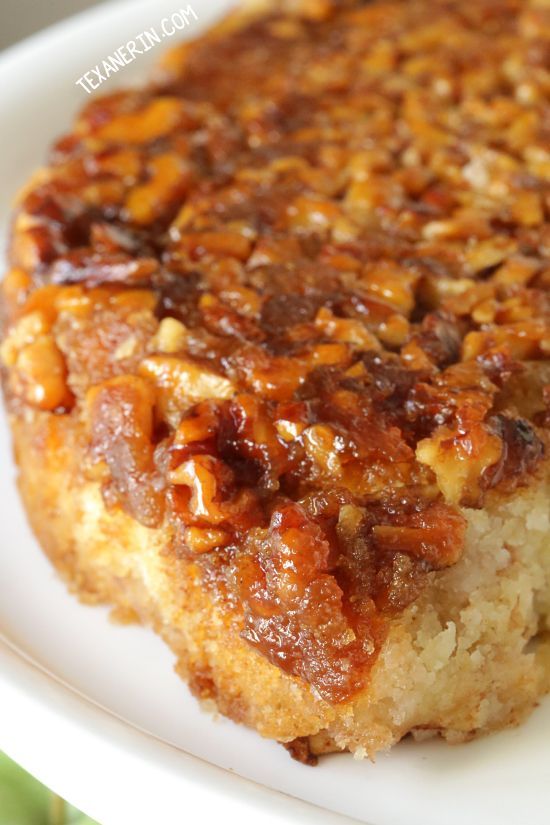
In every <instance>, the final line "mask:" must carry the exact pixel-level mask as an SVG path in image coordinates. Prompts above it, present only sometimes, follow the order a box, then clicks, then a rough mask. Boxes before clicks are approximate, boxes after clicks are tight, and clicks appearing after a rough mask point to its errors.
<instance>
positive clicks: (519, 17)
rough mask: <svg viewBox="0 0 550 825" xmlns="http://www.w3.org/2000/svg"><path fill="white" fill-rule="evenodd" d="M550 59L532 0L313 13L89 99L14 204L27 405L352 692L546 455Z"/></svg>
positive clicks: (14, 357) (327, 684) (17, 358)
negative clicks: (63, 430) (522, 391)
mask: <svg viewBox="0 0 550 825" xmlns="http://www.w3.org/2000/svg"><path fill="white" fill-rule="evenodd" d="M298 5H299V4H298ZM549 61H550V11H549V10H548V8H547V7H546V5H545V4H541V3H537V2H535V1H534V0H533V2H531V3H529V2H527V0H525V1H524V2H520V0H476V2H475V3H468V2H463V3H460V2H451V0H407V2H405V0H403V2H393V1H390V0H381V1H380V2H370V3H369V2H366V3H365V2H345V1H342V2H329V0H312V1H310V2H303V3H302V7H301V10H300V9H299V10H297V11H295V12H294V13H288V14H285V13H284V11H280V12H275V13H272V14H268V15H265V16H263V17H261V18H259V19H257V20H253V21H252V22H250V23H248V24H247V25H245V26H244V28H238V27H235V26H231V25H229V26H226V27H223V26H222V27H221V28H219V29H218V30H216V31H215V32H213V33H212V34H210V35H208V34H207V35H206V36H204V37H203V38H202V39H199V40H198V41H196V42H194V43H192V44H190V45H189V44H187V45H184V46H182V47H180V48H179V49H177V50H175V51H174V52H172V53H170V54H169V55H168V56H167V58H166V59H165V60H164V63H163V67H162V69H161V71H160V73H159V74H158V75H157V79H156V81H155V83H153V84H152V85H151V86H149V87H148V88H146V89H144V90H141V91H128V92H117V93H115V94H111V95H110V96H107V97H100V98H97V99H95V100H93V101H92V102H91V103H90V104H89V105H88V106H86V107H85V109H84V110H83V112H82V113H81V115H80V116H79V118H78V120H77V121H76V124H75V127H74V130H73V131H72V132H71V133H70V134H69V135H67V136H65V137H63V138H62V139H61V140H59V141H58V142H57V144H56V145H55V146H54V147H53V149H52V151H51V156H50V165H49V167H48V169H47V170H46V171H44V172H42V173H41V174H40V175H39V176H38V177H37V178H36V179H35V180H34V181H32V182H31V185H30V187H29V188H28V189H27V190H26V192H25V194H23V195H22V197H21V200H20V203H19V205H18V208H17V211H16V213H15V217H14V231H13V240H12V245H11V262H12V267H13V268H12V270H11V271H10V272H9V273H8V275H7V277H6V279H5V282H4V306H5V308H6V312H7V317H8V324H7V332H6V336H5V340H4V344H3V347H2V358H3V361H4V364H5V365H6V367H7V378H6V388H7V393H8V397H9V398H10V399H11V403H12V405H15V407H14V408H16V407H17V405H30V406H31V407H37V408H39V409H42V410H45V411H48V412H49V413H51V414H55V415H68V416H73V417H74V418H75V419H78V420H82V422H83V424H84V426H85V428H86V433H87V434H88V435H87V443H88V447H87V449H88V454H89V466H87V467H85V468H83V473H84V474H87V475H88V476H90V477H91V478H95V479H98V480H99V481H100V483H101V484H102V489H103V495H104V498H105V501H106V503H107V505H108V506H109V507H122V508H124V509H125V510H126V511H127V512H128V513H130V514H131V515H132V516H133V517H134V518H135V519H137V520H139V521H140V522H142V523H143V524H144V525H147V526H149V527H158V526H160V525H162V524H165V523H167V522H168V523H170V524H171V525H172V528H173V535H174V540H173V546H172V548H171V552H172V553H173V554H174V555H175V556H179V557H184V558H188V559H193V560H194V561H195V562H196V564H197V565H198V567H199V568H200V570H201V571H202V575H203V580H204V583H205V586H207V587H209V588H212V590H213V591H214V592H215V593H217V594H218V597H219V599H220V602H223V603H224V604H225V606H226V609H227V610H228V611H233V612H234V613H235V614H236V615H239V616H240V617H241V619H240V621H241V632H242V635H243V637H244V638H245V639H246V640H247V642H248V643H249V644H250V645H252V646H253V647H254V648H256V649H257V650H258V651H259V652H260V653H261V654H263V655H264V656H266V657H267V658H268V659H269V660H270V661H271V662H273V663H274V664H275V665H277V666H278V667H280V668H282V669H283V670H284V671H286V672H288V673H291V674H293V675H295V676H297V677H300V678H302V679H304V680H306V681H307V682H308V683H310V684H311V685H312V687H313V688H314V689H315V690H316V691H317V692H318V693H319V694H320V695H321V696H322V697H324V698H325V699H327V700H328V701H330V702H341V701H345V700H347V699H349V698H350V697H351V696H352V695H353V694H354V693H355V692H356V691H358V690H359V689H360V688H361V687H362V686H364V684H365V682H366V680H367V678H368V672H369V668H370V667H371V666H372V664H373V663H374V661H375V660H376V656H377V654H378V652H379V650H380V647H381V645H382V643H383V640H384V638H385V635H386V633H387V627H388V623H389V621H390V620H391V618H392V617H395V616H397V615H398V614H399V613H400V612H401V611H403V610H404V609H405V608H406V607H407V606H408V605H410V604H411V603H412V602H413V601H414V599H415V598H417V596H418V594H419V593H420V592H421V590H422V587H423V586H424V584H425V582H426V581H427V579H428V578H429V577H430V575H432V573H433V571H437V570H441V569H443V568H445V567H447V566H449V565H452V564H454V563H456V562H457V560H458V559H459V558H460V556H461V553H462V551H463V546H464V534H465V520H464V517H463V515H462V514H461V512H460V507H461V506H468V507H481V506H483V501H484V497H485V496H486V495H487V492H488V491H489V490H491V489H493V488H498V489H499V490H501V491H502V494H508V493H509V492H510V491H511V490H513V489H514V487H515V486H517V485H518V484H524V483H526V482H527V481H528V480H529V478H530V477H531V476H532V474H533V473H534V472H535V471H536V468H537V467H538V465H539V464H540V461H541V459H542V457H543V455H544V439H545V436H544V428H545V426H546V427H547V426H548V422H549V418H550V416H549V412H548V402H549V400H550V388H549V387H548V386H545V381H546V384H547V383H548V381H549V380H550V378H548V375H549V373H548V369H547V367H546V366H545V363H544V362H546V363H547V361H548V357H549V354H550V339H549V323H548V319H549V299H548V291H549V286H550V268H549V261H548V254H549V249H550V226H549V224H548V220H547V219H548V212H549V208H550V185H549V180H550V154H549V143H550V111H549V108H548V90H549V88H550V75H549V71H548V66H549ZM544 370H546V372H545V371H544ZM518 375H524V376H525V375H528V376H531V378H529V380H530V382H531V383H530V386H531V387H532V389H533V393H534V397H535V400H534V402H533V403H532V404H530V406H529V409H528V411H527V412H522V405H521V399H518V398H514V394H513V393H512V392H510V388H511V387H513V384H514V381H515V380H517V376H518ZM545 375H546V379H544V376H545ZM541 376H542V377H541ZM505 397H506V398H508V402H507V403H506V404H504V405H503V403H502V399H503V398H505ZM510 399H511V400H510ZM19 408H20V407H19Z"/></svg>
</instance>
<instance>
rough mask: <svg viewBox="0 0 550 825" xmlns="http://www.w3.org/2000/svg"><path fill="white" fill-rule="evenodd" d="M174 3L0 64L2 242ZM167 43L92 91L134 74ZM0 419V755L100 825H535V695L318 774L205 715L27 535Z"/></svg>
mask: <svg viewBox="0 0 550 825" xmlns="http://www.w3.org/2000/svg"><path fill="white" fill-rule="evenodd" d="M186 5H187V4H181V3H180V4H179V5H178V2H177V0H171V2H166V0H160V1H159V0H155V2H153V1H151V2H135V0H134V2H118V3H110V4H107V5H103V6H100V7H98V8H97V9H94V10H93V11H92V12H88V13H86V14H84V15H81V16H79V17H77V18H74V19H72V20H69V21H66V22H64V23H62V24H60V25H58V26H56V27H54V28H52V29H49V30H47V31H45V32H42V33H41V34H39V35H37V36H35V37H33V38H31V39H29V40H27V41H25V42H24V43H23V44H21V45H20V46H17V47H15V48H13V49H11V50H9V51H7V52H5V53H4V54H3V55H2V56H0V90H1V93H0V123H1V124H2V129H1V132H0V134H1V152H0V181H1V190H0V218H1V220H2V224H3V237H5V227H6V221H7V215H8V213H9V208H10V200H11V198H12V196H13V194H14V193H15V191H16V190H17V188H18V187H19V186H20V185H21V184H22V183H23V182H24V181H25V179H26V178H27V176H28V175H29V173H30V172H31V171H32V170H33V169H35V168H36V167H37V166H39V165H40V164H41V163H42V162H43V160H44V158H45V156H46V149H47V147H48V144H49V143H50V142H51V140H52V139H53V138H54V137H55V136H56V135H58V134H59V133H61V132H62V131H63V130H64V129H66V128H67V127H68V126H69V124H70V122H71V116H72V115H73V114H74V113H75V112H76V110H77V109H78V108H79V107H80V106H81V105H82V104H84V103H85V102H86V100H87V99H89V98H88V96H87V95H86V93H85V92H84V91H83V89H81V88H80V87H79V86H77V85H75V81H76V80H77V79H78V78H79V77H80V76H81V75H83V73H84V72H86V71H87V70H89V69H90V68H91V67H92V66H95V65H96V64H97V63H98V62H99V61H100V60H101V59H102V58H104V57H106V56H107V55H109V54H111V53H112V52H113V51H114V50H115V49H116V48H117V47H118V46H119V45H121V44H123V43H125V42H127V41H128V40H130V39H132V37H134V36H135V35H136V34H137V33H139V32H142V31H144V30H145V29H147V28H149V27H150V26H156V25H158V24H159V22H160V20H161V19H162V18H163V16H165V15H167V14H172V13H173V12H174V11H177V10H178V9H179V8H181V7H182V6H183V7H184V6H186ZM229 5H230V3H229V2H226V0H196V2H195V3H194V4H193V6H194V8H195V10H196V12H197V15H198V17H199V20H198V22H192V24H191V25H190V26H189V27H188V28H187V29H186V31H185V33H186V34H188V35H190V36H192V35H193V33H198V32H199V30H200V28H201V27H203V26H206V25H208V23H209V22H210V21H211V20H213V19H214V18H215V17H216V16H217V15H218V14H219V13H220V12H222V11H223V10H224V9H225V8H227V7H228V6H229ZM170 42H174V41H173V40H172V41H165V42H163V43H162V44H161V45H159V46H157V47H156V48H155V49H153V50H151V51H150V52H149V53H148V54H146V55H143V56H142V57H140V58H139V59H138V60H136V61H135V62H134V63H132V64H131V65H129V66H127V67H126V68H125V69H124V71H121V72H120V73H119V74H117V75H116V76H115V77H111V78H110V79H109V80H108V81H107V82H106V83H105V84H104V85H103V86H102V89H101V91H102V92H103V91H109V90H110V89H113V88H115V86H117V85H121V84H122V85H124V84H128V83H133V82H135V81H136V79H137V78H139V79H141V80H145V78H146V76H147V73H148V71H149V69H150V66H151V64H152V63H153V62H154V60H156V59H158V57H159V55H160V52H161V50H162V49H163V48H164V47H165V45H166V46H168V45H169V44H170ZM228 71H229V72H230V71H231V67H230V66H228ZM235 82H238V78H236V79H235ZM0 424H1V426H0V633H1V638H0V749H3V750H5V751H6V752H7V753H8V754H10V755H11V756H12V757H13V758H15V759H17V760H18V761H19V762H20V763H21V764H23V765H24V766H25V767H26V768H27V769H29V770H30V771H31V772H33V773H34V774H35V775H36V776H38V778H40V779H41V780H42V781H44V782H45V783H46V784H48V785H50V786H51V787H53V788H54V789H55V790H56V791H57V792H58V793H60V794H62V795H64V796H66V797H67V798H68V799H69V800H70V801H71V802H72V803H74V804H75V805H77V806H79V807H82V808H83V809H84V810H85V811H86V812H87V813H89V814H90V815H91V816H93V817H95V818H96V819H98V820H99V821H100V822H101V823H102V825H156V823H176V822H180V821H181V822H184V821H188V817H189V814H190V813H191V812H192V813H193V815H194V817H195V816H197V815H198V814H200V815H201V819H202V821H203V822H206V823H210V822H214V821H217V820H218V819H220V820H222V819H223V820H225V821H230V822H232V821H236V820H237V819H238V820H239V822H241V823H244V825H246V823H249V822H250V823H252V822H254V823H257V822H260V823H271V822H273V823H283V822H285V823H309V822H311V823H314V822H315V823H321V824H322V823H327V825H337V824H338V823H341V824H343V823H345V822H349V821H350V819H348V817H351V818H354V819H357V820H359V821H361V822H367V823H370V825H464V823H468V822H471V823H475V825H478V824H479V825H481V824H482V825H518V823H521V822H528V823H529V824H530V825H538V824H539V823H543V822H544V823H547V822H548V813H547V812H548V809H549V805H550V758H549V757H550V744H549V742H548V731H549V730H550V702H548V701H547V702H543V704H542V706H541V707H540V708H539V709H538V710H537V711H536V712H535V713H534V714H533V715H532V717H531V718H530V719H529V720H528V722H527V723H526V724H525V725H523V726H522V727H520V728H518V729H516V730H511V731H506V732H504V733H501V734H498V735H495V736H492V737H490V738H487V739H484V740H481V741H478V742H473V743H471V744H468V745H462V746H456V747H449V746H447V745H445V744H443V743H441V742H438V741H431V742H426V743H423V744H415V743H413V742H409V741H405V742H403V743H402V744H400V745H399V746H398V747H397V748H395V749H394V750H393V751H392V752H391V754H389V755H388V756H382V757H380V758H379V759H378V761H377V762H376V764H370V763H368V762H357V761H354V760H353V759H352V758H351V757H350V756H348V755H337V756H330V757H326V758H324V759H322V760H321V762H320V764H319V766H318V767H317V768H315V769H311V768H307V767H304V766H302V765H300V764H298V763H296V762H293V761H292V760H291V759H290V758H289V757H288V755H287V753H286V752H285V751H284V750H283V748H282V747H280V746H278V745H276V744H274V743H272V742H269V741H265V740H262V739H260V738H259V737H258V736H257V735H256V734H254V733H252V732H251V731H248V730H245V729H242V728H240V727H238V726H236V725H234V724H232V723H231V722H229V721H227V720H219V719H218V720H215V719H213V718H212V717H211V716H209V715H208V714H206V713H204V712H202V711H201V710H200V709H199V707H198V705H197V703H196V702H195V700H194V699H193V698H192V697H191V696H190V695H189V694H188V691H187V689H186V687H185V686H184V685H183V684H182V682H180V680H179V679H178V678H177V677H176V676H175V675H174V673H173V670H172V665H173V657H172V655H171V654H170V652H169V651H168V649H167V648H165V647H164V645H163V644H162V643H161V641H160V640H158V639H157V638H156V637H155V636H154V635H153V634H152V633H151V632H149V631H147V630H144V629H141V628H137V627H119V626H116V625H114V624H112V623H110V622H109V620H108V612H107V611H106V610H104V609H100V608H88V607H84V606H82V605H80V604H78V603H77V601H76V600H75V599H74V598H73V597H71V596H69V595H68V594H67V593H66V591H65V588H64V586H63V585H62V584H61V583H60V581H58V579H57V577H56V575H55V574H54V572H53V570H52V568H51V567H50V565H49V564H48V562H47V561H46V559H45V558H44V557H43V556H42V554H41V551H40V549H39V547H38V546H37V544H36V542H35V540H34V539H33V537H32V535H31V532H30V530H29V528H28V526H27V524H26V521H25V517H24V514H23V512H22V509H21V506H20V504H19V501H18V497H17V492H16V488H15V483H14V479H15V468H14V465H13V462H12V459H11V449H10V445H9V437H8V433H7V429H6V426H5V423H4V420H3V417H2V419H1V422H0ZM194 817H193V818H194Z"/></svg>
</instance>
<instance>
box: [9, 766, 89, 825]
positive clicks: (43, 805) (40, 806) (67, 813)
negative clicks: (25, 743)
mask: <svg viewBox="0 0 550 825" xmlns="http://www.w3.org/2000/svg"><path fill="white" fill-rule="evenodd" d="M0 825H97V823H95V822H94V821H93V820H92V819H90V818H89V817H87V816H85V815H84V814H82V813H80V811H77V810H76V808H73V806H72V805H68V804H67V803H65V802H63V800H62V799H60V798H59V797H58V796H56V795H55V794H53V793H52V792H51V791H49V790H48V789H47V788H45V787H44V785H41V784H40V782H37V780H36V779H34V778H33V777H32V776H31V775H30V774H28V773H27V772H26V771H24V770H23V768H20V767H19V765H16V764H15V762H12V761H11V759H8V757H7V756H5V755H4V754H2V753H0Z"/></svg>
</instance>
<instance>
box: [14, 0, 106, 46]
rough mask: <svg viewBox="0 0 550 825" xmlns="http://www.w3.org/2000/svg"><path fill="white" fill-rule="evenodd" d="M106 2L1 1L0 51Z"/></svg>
mask: <svg viewBox="0 0 550 825" xmlns="http://www.w3.org/2000/svg"><path fill="white" fill-rule="evenodd" d="M100 2H103V0H0V49H5V48H7V46H11V45H12V44H13V43H16V42H17V41H18V40H22V39H23V38H24V37H27V36H28V35H29V34H33V33H34V32H37V31H40V29H44V28H45V27H46V26H49V25H50V24H51V23H55V22H56V21H57V20H62V19H63V17H68V16H69V15H70V14H77V12H79V11H83V10H84V9H87V8H89V7H90V6H95V5H97V4H98V3H100Z"/></svg>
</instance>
